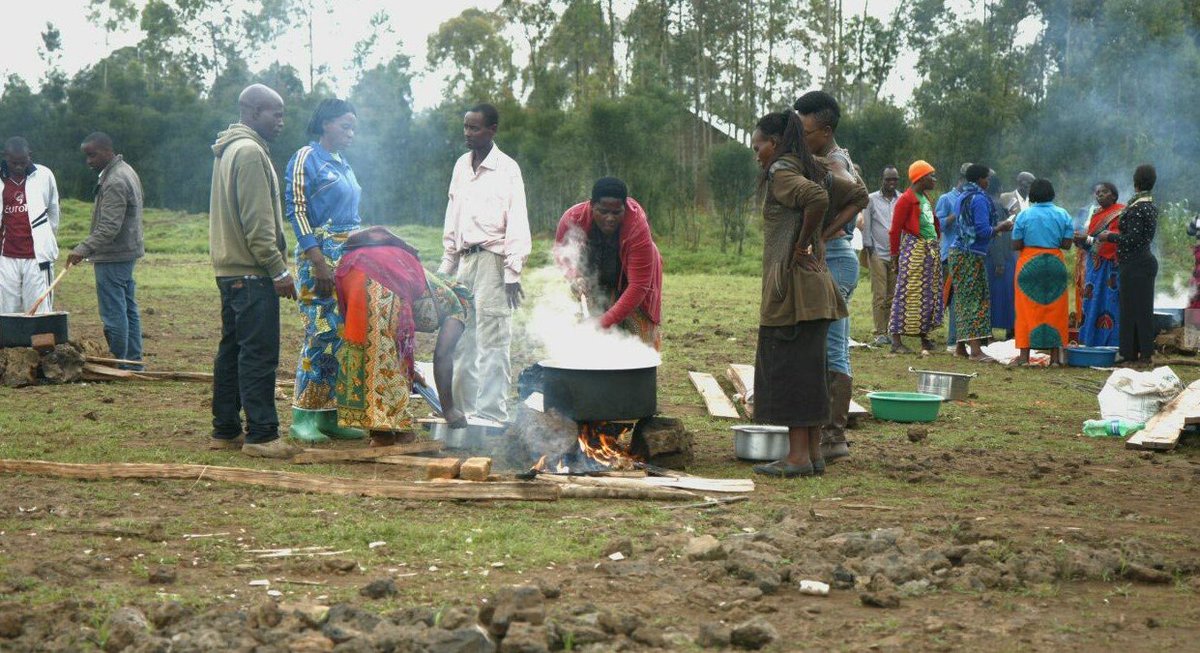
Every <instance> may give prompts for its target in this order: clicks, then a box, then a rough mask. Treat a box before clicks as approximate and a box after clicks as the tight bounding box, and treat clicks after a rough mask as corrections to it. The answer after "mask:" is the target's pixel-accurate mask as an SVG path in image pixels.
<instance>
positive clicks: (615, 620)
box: [596, 610, 642, 635]
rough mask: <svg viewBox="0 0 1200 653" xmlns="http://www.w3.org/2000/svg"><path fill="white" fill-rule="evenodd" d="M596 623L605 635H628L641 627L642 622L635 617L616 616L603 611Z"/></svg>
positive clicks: (613, 613)
mask: <svg viewBox="0 0 1200 653" xmlns="http://www.w3.org/2000/svg"><path fill="white" fill-rule="evenodd" d="M596 623H597V624H599V626H600V627H601V628H603V629H604V631H605V632H607V633H611V634H613V635H629V634H630V633H632V632H633V631H634V630H636V629H637V628H638V627H639V626H641V625H642V620H641V619H640V618H638V617H637V616H636V615H631V614H617V613H615V612H610V611H608V610H605V611H603V612H601V613H600V616H599V618H598V619H597V620H596Z"/></svg>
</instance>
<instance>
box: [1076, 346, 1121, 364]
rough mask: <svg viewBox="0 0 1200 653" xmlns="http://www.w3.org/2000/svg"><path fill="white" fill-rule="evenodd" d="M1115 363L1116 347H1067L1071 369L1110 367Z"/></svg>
mask: <svg viewBox="0 0 1200 653" xmlns="http://www.w3.org/2000/svg"><path fill="white" fill-rule="evenodd" d="M1116 362H1117V348H1116V347H1067V365H1070V366H1071V367H1112V366H1113V365H1114V364H1116Z"/></svg>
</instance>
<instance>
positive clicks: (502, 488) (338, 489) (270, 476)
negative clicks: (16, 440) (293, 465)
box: [0, 460, 559, 501]
mask: <svg viewBox="0 0 1200 653" xmlns="http://www.w3.org/2000/svg"><path fill="white" fill-rule="evenodd" d="M0 473H9V474H37V475H40V476H54V477H58V478H75V479H84V480H96V479H111V478H165V479H183V480H188V481H195V480H196V479H197V478H200V476H201V475H203V477H204V478H205V479H207V480H210V481H222V482H226V483H240V484H242V485H255V486H260V487H269V488H275V489H280V490H292V491H296V492H313V493H318V494H337V495H342V496H365V497H384V498H389V499H413V500H423V501H446V500H454V499H462V500H468V501H470V500H476V501H485V500H506V501H554V500H556V499H558V496H559V490H558V487H557V486H554V485H551V484H549V483H525V482H520V481H511V482H501V483H445V484H443V483H410V482H405V481H391V480H373V479H366V478H335V477H332V476H317V475H312V474H301V473H297V472H278V471H271V470H257V469H245V468H242V467H211V466H208V465H182V464H178V465H177V464H161V463H97V464H81V463H53V462H46V461H42V460H0Z"/></svg>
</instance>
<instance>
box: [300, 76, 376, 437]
mask: <svg viewBox="0 0 1200 653" xmlns="http://www.w3.org/2000/svg"><path fill="white" fill-rule="evenodd" d="M356 122H357V116H356V113H355V110H354V106H353V105H351V104H350V103H349V102H346V101H345V100H338V99H326V100H322V101H321V103H320V104H318V105H317V108H316V110H315V111H313V115H312V119H311V120H309V123H308V134H309V136H310V137H311V138H312V139H313V140H312V141H311V142H309V144H308V145H305V146H304V147H302V148H300V149H299V150H297V151H296V153H295V154H294V155H292V158H291V160H290V161H288V164H287V173H286V174H285V177H284V193H283V196H284V210H285V212H286V214H287V218H288V221H289V222H290V223H291V224H292V229H293V231H294V232H295V234H296V268H297V275H296V277H297V282H298V284H299V290H300V296H299V301H298V302H297V303H298V305H299V307H300V316H301V318H302V319H303V321H304V343H303V344H302V345H301V347H300V359H299V361H297V363H296V390H295V395H294V396H293V399H292V426H291V428H290V429H289V431H288V432H289V433H290V434H291V436H292V437H293V438H295V439H296V440H300V441H302V442H322V441H324V440H327V439H328V438H330V437H333V438H340V439H356V438H361V437H364V436H365V435H366V434H365V433H364V432H363V431H361V430H358V429H351V428H344V427H339V426H338V423H337V422H338V420H337V396H336V394H335V389H336V387H337V377H338V350H339V349H340V348H341V345H342V340H341V335H340V334H341V326H342V317H341V316H340V315H339V314H338V310H337V297H336V296H335V295H334V271H335V270H336V268H337V264H338V261H339V260H340V259H341V257H342V248H343V245H344V244H345V242H346V239H347V238H348V237H349V235H350V232H352V231H354V230H355V229H358V228H359V225H360V224H361V222H362V219H361V218H360V217H359V215H358V205H359V200H360V199H361V197H362V188H361V187H360V186H359V185H358V180H357V179H356V178H355V176H354V170H352V169H351V168H350V164H349V163H347V162H346V160H345V158H343V156H342V151H343V150H345V149H346V148H347V147H348V146H349V145H350V143H351V142H352V141H353V140H354V130H355V126H356Z"/></svg>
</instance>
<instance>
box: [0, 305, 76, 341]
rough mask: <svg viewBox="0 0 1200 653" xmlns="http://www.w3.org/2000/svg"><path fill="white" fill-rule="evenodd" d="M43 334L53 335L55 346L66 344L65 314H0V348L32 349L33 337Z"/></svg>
mask: <svg viewBox="0 0 1200 653" xmlns="http://www.w3.org/2000/svg"><path fill="white" fill-rule="evenodd" d="M44 333H45V334H50V335H53V336H54V344H56V345H65V344H67V339H68V336H69V335H70V334H69V333H68V330H67V313H66V312H65V311H55V312H53V313H40V314H38V315H26V314H24V313H2V314H0V347H32V346H33V336H35V335H40V334H44Z"/></svg>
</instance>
